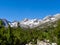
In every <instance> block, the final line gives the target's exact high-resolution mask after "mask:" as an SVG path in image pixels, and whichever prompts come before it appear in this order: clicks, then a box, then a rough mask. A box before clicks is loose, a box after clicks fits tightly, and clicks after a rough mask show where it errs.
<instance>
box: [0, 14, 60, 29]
mask: <svg viewBox="0 0 60 45" xmlns="http://www.w3.org/2000/svg"><path fill="white" fill-rule="evenodd" d="M59 19H60V14H55V15H54V16H51V15H49V16H46V17H45V18H43V19H27V18H25V19H24V20H22V21H14V22H10V21H7V20H6V19H0V20H2V21H3V22H4V26H5V27H8V25H10V27H18V26H20V27H22V28H35V27H38V26H40V25H42V24H46V23H50V22H55V21H57V20H59Z"/></svg>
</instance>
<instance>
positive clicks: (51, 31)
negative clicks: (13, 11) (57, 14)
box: [0, 21, 60, 45]
mask: <svg viewBox="0 0 60 45" xmlns="http://www.w3.org/2000/svg"><path fill="white" fill-rule="evenodd" d="M0 25H1V27H0V45H25V44H26V43H29V42H31V41H32V42H33V43H36V41H37V39H39V40H44V39H49V40H50V41H51V42H57V43H58V45H60V21H58V22H57V27H55V28H54V27H49V26H48V27H47V28H43V29H39V30H37V28H34V29H25V30H24V29H22V28H20V27H18V28H11V27H10V26H9V27H8V28H5V27H3V26H2V22H1V21H0Z"/></svg>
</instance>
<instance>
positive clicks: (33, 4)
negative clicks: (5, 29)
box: [0, 0, 60, 21]
mask: <svg viewBox="0 0 60 45" xmlns="http://www.w3.org/2000/svg"><path fill="white" fill-rule="evenodd" d="M56 13H60V0H0V18H5V19H7V20H9V21H13V20H22V19H24V18H30V19H31V18H43V17H45V16H47V15H54V14H56Z"/></svg>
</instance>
